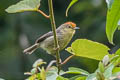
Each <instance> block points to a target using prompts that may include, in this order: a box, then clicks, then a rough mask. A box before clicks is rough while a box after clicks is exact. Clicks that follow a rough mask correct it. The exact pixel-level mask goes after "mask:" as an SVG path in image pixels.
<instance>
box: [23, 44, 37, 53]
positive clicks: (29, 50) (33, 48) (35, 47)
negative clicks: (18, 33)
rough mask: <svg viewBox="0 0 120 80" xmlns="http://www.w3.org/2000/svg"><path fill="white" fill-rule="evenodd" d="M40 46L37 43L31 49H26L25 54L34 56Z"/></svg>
mask: <svg viewBox="0 0 120 80" xmlns="http://www.w3.org/2000/svg"><path fill="white" fill-rule="evenodd" d="M38 45H39V44H37V43H35V44H34V45H32V46H31V47H29V48H27V49H25V50H24V51H23V52H24V53H25V54H32V53H33V52H34V51H35V50H36V49H37V48H38Z"/></svg>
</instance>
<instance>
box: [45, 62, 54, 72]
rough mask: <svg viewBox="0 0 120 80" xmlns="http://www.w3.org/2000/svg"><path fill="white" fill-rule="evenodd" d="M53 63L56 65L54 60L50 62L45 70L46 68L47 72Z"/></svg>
mask: <svg viewBox="0 0 120 80" xmlns="http://www.w3.org/2000/svg"><path fill="white" fill-rule="evenodd" d="M54 63H56V60H52V61H50V63H49V64H48V66H47V68H46V71H48V70H49V69H50V67H51V66H52V65H53V64H54Z"/></svg>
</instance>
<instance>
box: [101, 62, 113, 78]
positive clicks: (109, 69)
mask: <svg viewBox="0 0 120 80" xmlns="http://www.w3.org/2000/svg"><path fill="white" fill-rule="evenodd" d="M113 68H114V64H110V65H109V66H107V67H106V70H105V72H104V73H103V74H104V76H105V78H107V79H108V78H109V77H111V76H112V70H113Z"/></svg>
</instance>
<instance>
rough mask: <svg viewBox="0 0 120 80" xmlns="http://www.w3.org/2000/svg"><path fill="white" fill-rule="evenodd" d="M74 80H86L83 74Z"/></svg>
mask: <svg viewBox="0 0 120 80" xmlns="http://www.w3.org/2000/svg"><path fill="white" fill-rule="evenodd" d="M75 80H86V77H85V76H82V77H78V78H77V79H75Z"/></svg>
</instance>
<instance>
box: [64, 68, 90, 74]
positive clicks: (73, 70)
mask: <svg viewBox="0 0 120 80" xmlns="http://www.w3.org/2000/svg"><path fill="white" fill-rule="evenodd" d="M65 73H67V74H82V75H89V73H88V72H87V71H85V70H83V69H80V68H75V67H70V68H69V69H68V71H66V72H65Z"/></svg>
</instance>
